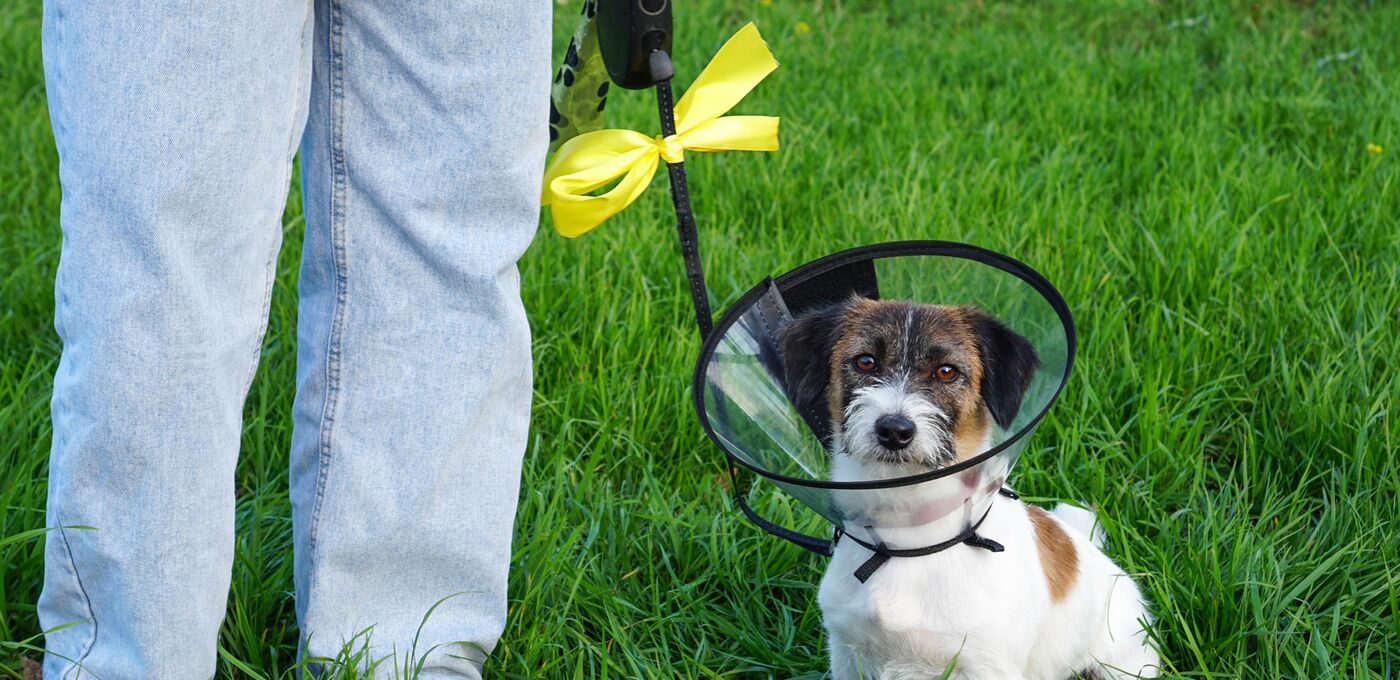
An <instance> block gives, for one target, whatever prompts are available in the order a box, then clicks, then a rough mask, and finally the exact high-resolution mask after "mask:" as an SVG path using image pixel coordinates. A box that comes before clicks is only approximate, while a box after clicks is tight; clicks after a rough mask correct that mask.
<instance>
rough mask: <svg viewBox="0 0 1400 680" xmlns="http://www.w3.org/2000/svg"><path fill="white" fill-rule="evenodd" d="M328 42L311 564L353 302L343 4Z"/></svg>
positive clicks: (335, 5) (333, 7) (336, 8)
mask: <svg viewBox="0 0 1400 680" xmlns="http://www.w3.org/2000/svg"><path fill="white" fill-rule="evenodd" d="M327 17H328V21H327V24H328V25H327V31H326V41H327V43H329V44H328V46H327V47H328V49H327V51H328V53H329V56H328V59H327V61H328V71H329V74H330V78H329V80H330V83H329V85H330V91H329V95H330V118H331V133H330V149H329V152H330V165H331V201H330V225H329V226H330V232H331V234H330V236H331V260H332V263H333V266H334V270H335V288H336V291H335V309H334V311H333V313H332V317H331V324H330V331H329V334H328V337H327V339H326V401H325V403H324V404H323V406H322V410H321V427H320V441H319V445H318V447H317V449H318V450H317V453H318V457H319V460H318V461H317V470H316V496H315V501H314V503H313V505H312V509H311V526H310V528H309V534H310V540H309V546H308V547H309V548H310V551H311V561H312V563H313V564H314V563H315V561H316V557H317V551H318V547H319V542H318V540H317V538H318V534H319V528H320V519H321V508H322V506H323V504H324V499H325V494H326V478H327V476H328V475H329V468H330V458H331V432H332V430H333V429H334V426H335V412H336V407H337V405H338V401H339V397H340V376H341V361H340V359H341V341H342V335H343V327H344V323H345V307H346V299H347V297H348V291H347V288H348V282H349V277H348V276H347V274H346V258H345V191H346V175H345V145H344V122H345V112H344V99H345V53H344V50H343V47H342V44H343V43H342V41H343V35H344V26H345V18H344V14H343V11H342V7H341V3H340V0H330V1H329V3H328V11H327ZM315 580H316V574H315V570H314V569H313V570H312V571H311V574H310V575H309V577H308V586H307V591H308V598H309V597H310V595H309V592H310V591H312V590H314V587H313V584H314V583H315Z"/></svg>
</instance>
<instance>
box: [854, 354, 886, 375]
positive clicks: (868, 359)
mask: <svg viewBox="0 0 1400 680" xmlns="http://www.w3.org/2000/svg"><path fill="white" fill-rule="evenodd" d="M852 363H854V364H855V366H856V370H858V371H862V372H865V373H870V372H871V371H874V370H875V369H877V368H879V367H880V362H878V361H875V357H874V356H872V355H869V354H862V355H860V356H858V357H856V358H855V361H853V362H852Z"/></svg>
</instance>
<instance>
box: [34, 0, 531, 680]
mask: <svg viewBox="0 0 1400 680" xmlns="http://www.w3.org/2000/svg"><path fill="white" fill-rule="evenodd" d="M550 9H551V7H550V3H549V0H496V1H491V0H460V1H456V2H451V1H447V0H414V1H413V2H394V1H391V0H376V1H369V0H366V1H361V2H348V1H344V0H182V1H178V2H160V3H142V2H132V1H130V0H101V1H89V0H48V2H46V4H45V14H44V36H43V44H44V64H45V71H46V78H47V84H48V96H49V105H50V111H51V116H52V123H53V130H54V137H55V139H56V142H57V146H58V152H59V158H60V161H61V171H60V175H61V181H62V186H63V204H62V214H61V221H62V226H63V249H62V258H61V262H60V265H59V269H58V280H57V283H56V286H55V294H56V306H57V311H56V326H57V329H58V332H59V335H60V336H61V337H62V340H63V356H62V360H61V361H60V363H59V367H58V373H57V375H56V377H55V380H54V395H53V450H52V456H51V463H50V477H49V503H48V524H49V525H50V526H55V527H57V526H69V525H91V526H94V527H96V528H97V530H96V531H78V530H68V531H55V532H52V533H50V535H49V538H48V543H47V553H46V571H45V579H44V590H43V594H42V595H41V597H40V601H39V618H40V622H41V624H42V625H43V626H44V628H46V629H50V628H55V627H58V626H62V625H63V624H70V623H72V624H73V625H70V626H68V627H66V628H62V629H59V630H56V631H54V632H51V633H50V634H49V635H48V639H47V648H48V651H49V654H48V656H47V657H46V660H45V666H44V672H45V677H46V678H49V679H50V680H57V679H59V678H72V677H99V678H104V679H106V680H120V679H126V678H132V679H151V678H209V677H211V676H212V675H213V674H214V672H215V644H216V639H217V636H218V630H219V625H220V622H221V620H222V619H223V615H224V610H225V606H226V600H227V596H228V587H229V579H230V571H231V565H232V555H233V543H234V534H233V530H234V527H233V523H234V512H233V507H234V464H235V460H236V458H237V456H238V447H239V435H240V430H241V428H242V422H241V419H242V407H243V401H244V397H245V395H246V393H247V391H248V387H249V383H250V381H251V380H252V377H253V373H254V367H255V365H256V363H257V361H258V356H259V348H260V345H261V343H262V340H263V334H264V331H265V329H266V322H267V315H268V300H269V295H270V292H271V288H272V282H273V273H274V264H275V261H276V255H277V251H278V247H279V245H280V242H281V238H282V223H281V216H282V210H283V206H284V204H285V201H286V198H287V188H288V180H289V176H290V173H291V167H292V158H293V154H295V153H296V152H297V150H298V146H299V147H300V150H301V158H302V173H303V188H304V193H305V209H306V210H305V212H306V237H305V247H304V248H305V250H304V254H303V258H302V264H301V280H300V310H299V317H298V328H297V340H298V343H299V345H298V350H297V352H298V353H297V363H298V365H297V394H296V402H295V407H294V414H293V417H294V427H295V432H294V434H293V437H292V439H293V441H292V450H291V471H290V473H291V476H290V479H291V486H290V488H291V498H292V521H293V525H294V531H295V544H296V546H295V547H296V568H295V572H296V579H295V580H296V583H295V589H296V602H297V607H296V609H297V617H298V619H299V622H300V625H301V630H302V635H303V641H304V644H307V643H306V642H305V641H306V640H309V649H308V650H307V651H308V652H309V653H310V654H312V655H333V654H334V653H335V652H336V651H337V650H338V649H339V648H340V646H341V644H342V642H343V641H345V640H348V639H350V638H351V637H352V636H353V635H355V634H356V633H357V632H359V631H361V630H363V629H364V628H367V627H370V626H373V627H374V628H373V638H372V640H373V643H374V650H375V654H376V655H387V654H389V653H390V652H391V651H393V650H395V649H396V650H397V651H398V652H399V653H400V654H403V653H404V652H406V651H407V650H408V649H409V647H410V646H411V643H412V640H413V636H414V633H415V631H416V629H417V628H418V625H419V623H420V621H421V619H422V617H423V615H424V613H425V612H426V611H427V610H428V608H429V607H431V606H432V605H433V603H434V602H437V601H438V600H440V599H441V598H443V597H446V596H448V595H451V594H453V593H464V594H462V595H460V596H458V597H455V598H452V599H450V600H448V601H447V602H446V603H445V604H444V605H443V606H442V607H441V608H439V609H438V611H437V612H436V613H435V614H434V616H433V617H432V619H431V620H430V621H429V622H428V624H427V626H426V627H425V628H424V630H423V633H422V637H421V639H420V640H419V642H418V649H419V650H420V651H421V650H423V649H426V648H428V647H432V646H434V645H438V644H443V643H457V642H466V643H470V644H465V645H464V644H448V646H446V647H442V648H439V650H438V651H437V652H436V653H434V654H433V655H432V657H431V661H430V662H429V663H428V665H427V669H426V672H425V673H424V675H423V677H424V678H474V677H478V676H479V673H480V670H479V666H480V660H481V659H482V658H483V656H484V652H485V651H489V650H490V649H491V648H492V647H493V646H494V644H495V642H496V640H497V638H498V636H499V635H500V633H501V630H502V628H503V626H504V621H505V613H506V594H505V589H506V572H507V567H508V563H509V559H510V541H511V529H512V523H513V519H514V514H515V507H516V497H517V493H518V488H519V475H520V463H521V458H522V455H523V452H524V448H525V438H526V428H527V424H528V420H529V407H530V391H531V385H530V381H531V369H530V347H529V342H530V339H529V327H528V325H527V323H526V318H525V312H524V309H523V307H522V305H521V301H520V293H519V286H520V281H519V276H518V273H517V270H516V260H517V259H518V258H519V257H520V256H521V254H522V253H523V252H524V250H525V248H526V247H527V245H528V244H529V242H530V240H531V238H532V237H533V234H534V232H535V227H536V221H537V217H538V204H539V187H540V177H541V172H542V166H543V160H544V154H545V148H546V145H547V143H548V139H547V134H548V128H547V124H546V116H547V113H548V89H549V78H550V64H549V51H550ZM303 133H304V134H303ZM74 622H76V623H74ZM464 658H466V659H472V660H471V661H466V660H463V659H464ZM65 659H67V660H65ZM69 660H76V661H78V662H80V664H81V667H79V666H77V665H75V664H74V663H72V661H69Z"/></svg>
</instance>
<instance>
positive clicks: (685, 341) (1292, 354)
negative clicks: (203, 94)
mask: <svg viewBox="0 0 1400 680" xmlns="http://www.w3.org/2000/svg"><path fill="white" fill-rule="evenodd" d="M681 5H682V7H681V9H680V14H679V17H678V24H679V26H678V31H679V34H680V39H679V41H678V43H677V54H676V57H677V59H676V62H677V64H678V68H679V71H680V80H681V82H682V83H684V82H686V81H688V79H689V78H691V77H693V76H694V74H695V73H696V72H697V71H698V69H699V68H700V66H701V65H703V64H704V63H705V61H706V60H707V59H708V58H709V56H710V55H711V54H712V53H713V51H714V50H715V49H716V48H717V47H718V45H719V44H720V43H721V42H722V40H723V39H724V38H726V37H727V36H729V35H730V34H731V33H732V32H733V31H735V30H736V29H737V28H738V27H739V26H741V25H742V24H743V23H744V22H746V21H749V20H753V21H756V22H758V24H759V27H760V28H761V29H762V31H763V33H764V35H765V36H766V37H767V39H768V41H769V43H770V45H771V46H772V49H773V51H774V53H775V54H776V55H777V57H778V60H779V61H780V62H782V63H783V67H782V68H781V69H779V71H778V72H777V73H775V74H774V75H773V76H771V77H770V78H769V79H768V80H767V81H765V82H764V83H763V84H762V85H761V86H759V88H758V89H757V90H756V91H755V93H754V94H753V95H751V96H750V97H749V98H748V99H747V100H746V101H745V103H743V104H742V105H741V106H740V110H741V111H742V112H748V113H765V114H769V113H771V114H775V115H781V116H782V117H783V129H782V144H783V148H782V150H781V151H779V152H777V153H774V154H755V153H729V154H720V155H704V156H701V155H698V154H693V155H691V156H690V157H689V159H688V160H690V161H691V162H690V163H688V166H689V168H690V170H691V173H692V175H691V180H692V187H693V189H694V190H695V194H696V209H697V211H698V215H699V221H700V228H701V232H702V234H703V237H704V239H705V242H704V247H705V252H704V256H705V265H706V267H707V269H708V272H709V274H710V277H711V278H710V280H711V291H712V294H713V296H714V302H715V304H716V307H717V308H722V307H724V306H725V305H726V304H727V302H729V301H731V300H733V299H734V298H735V297H737V296H738V294H740V293H741V292H742V291H743V290H745V289H747V288H748V287H749V286H751V285H753V284H754V283H756V282H757V281H758V280H759V279H761V278H762V277H763V276H764V275H766V274H770V273H774V274H775V273H778V272H781V271H784V270H786V269H789V268H791V267H794V266H796V265H798V264H800V263H802V262H804V261H806V260H809V259H812V258H815V257H817V256H820V255H822V254H824V253H827V252H830V251H833V250H837V249H840V248H845V247H849V246H853V245H858V244H863V243H868V242H874V241H881V240H891V239H909V238H940V239H948V240H958V241H967V242H971V243H975V244H978V245H982V246H986V247H989V248H992V249H995V250H1000V251H1003V252H1006V253H1009V254H1012V255H1013V256H1015V257H1017V258H1019V259H1022V260H1024V261H1026V262H1028V263H1030V264H1031V265H1032V266H1034V267H1036V268H1037V269H1039V270H1040V271H1042V272H1044V273H1045V274H1046V276H1048V277H1049V278H1050V279H1051V280H1052V281H1054V282H1055V283H1056V285H1057V286H1058V287H1059V288H1060V290H1061V291H1062V292H1063V293H1064V295H1065V297H1066V298H1067V299H1068V300H1069V302H1070V305H1071V307H1072V308H1073V310H1074V314H1075V317H1076V319H1077V321H1078V323H1079V328H1080V345H1079V355H1078V361H1077V365H1076V372H1075V375H1074V376H1073V378H1072V379H1071V381H1070V382H1069V385H1068V386H1067V388H1066V390H1065V393H1064V395H1063V396H1062V398H1061V399H1060V401H1059V403H1058V404H1057V405H1056V406H1055V407H1054V408H1053V409H1052V410H1051V413H1050V415H1049V417H1048V419H1047V420H1046V422H1045V423H1044V424H1043V425H1042V427H1041V428H1040V430H1039V431H1038V432H1037V433H1036V435H1035V438H1034V440H1033V441H1032V442H1031V446H1030V448H1029V449H1028V450H1027V453H1026V455H1025V456H1024V457H1023V459H1022V463H1021V465H1020V466H1019V467H1018V469H1017V473H1016V475H1015V478H1014V480H1013V481H1014V483H1015V485H1016V487H1017V488H1018V489H1020V490H1022V491H1023V492H1025V493H1026V494H1027V495H1028V496H1029V497H1030V498H1031V499H1033V500H1050V499H1054V498H1066V499H1076V500H1080V501H1084V502H1089V503H1094V504H1097V505H1098V506H1099V507H1100V508H1102V514H1103V517H1104V519H1105V520H1106V521H1107V524H1108V530H1109V536H1110V553H1111V554H1112V555H1113V556H1114V557H1115V558H1116V559H1118V560H1119V561H1120V564H1123V565H1124V566H1125V567H1126V568H1127V569H1128V570H1129V571H1131V572H1133V573H1137V574H1140V575H1141V576H1140V579H1141V582H1142V584H1143V586H1144V589H1145V590H1146V592H1147V594H1148V596H1149V598H1150V599H1151V600H1152V602H1153V606H1154V608H1155V611H1156V613H1157V618H1158V620H1157V626H1156V629H1155V631H1154V633H1155V636H1156V638H1157V639H1158V640H1159V641H1160V644H1161V645H1162V648H1163V651H1164V653H1165V657H1166V658H1167V659H1169V664H1170V665H1169V668H1168V670H1169V671H1170V672H1171V673H1172V674H1180V675H1183V676H1191V677H1215V678H1232V677H1248V678H1322V677H1368V678H1369V677H1377V678H1379V677H1387V678H1388V677H1393V676H1396V675H1400V662H1397V659H1400V560H1397V556H1400V523H1397V519H1398V518H1400V500H1397V494H1400V466H1397V462H1396V458H1397V455H1396V449H1397V447H1398V446H1400V378H1397V377H1396V373H1395V369H1396V367H1397V364H1400V221H1398V220H1397V217H1398V216H1400V187H1398V186H1397V172H1396V168H1397V167H1398V166H1397V161H1398V160H1400V127H1397V122H1400V97H1397V94H1400V93H1397V91H1396V88H1397V84H1400V56H1397V51H1396V49H1395V39H1396V38H1395V37H1396V36H1397V35H1400V6H1397V3H1389V2H1380V1H1377V2H1373V3H1364V2H1356V3H1336V4H1333V3H1321V2H1318V3H1314V2H1309V1H1303V2H1282V1H1279V0H1272V1H1271V0H1265V1H1264V2H1250V1H1248V0H1240V1H1234V2H1204V1H1201V2H1196V1H1192V0H1186V1H1183V2H1165V1H1157V0H1076V1H1073V2H1071V1H1068V0H1066V1H1059V2H994V1H992V0H987V1H986V2H983V1H981V0H974V1H971V2H967V1H956V2H954V1H946V2H945V1H937V2H934V1H925V0H885V1H883V2H881V1H875V0H870V1H866V2H856V1H851V0H848V1H846V2H840V1H839V0H838V1H832V0H826V1H820V2H814V1H804V2H797V1H795V0H774V1H773V2H772V3H771V4H765V3H762V2H758V1H757V0H744V1H742V2H741V1H739V0H726V1H720V0H691V1H690V2H685V3H681ZM575 12H576V3H573V2H570V3H569V5H568V6H567V7H562V8H560V12H559V16H558V18H557V21H556V27H557V32H556V35H557V37H558V38H559V43H558V44H559V47H560V48H562V46H563V41H564V40H565V39H566V37H565V36H566V35H567V33H568V32H569V31H570V30H571V29H572V25H573V22H574V19H575ZM39 53H40V45H39V6H38V3H37V2H36V1H35V0H23V1H22V2H17V3H5V4H0V144H3V146H2V147H0V148H2V149H3V152H0V537H6V536H10V537H14V536H16V535H19V534H21V532H25V531H27V530H31V529H35V528H37V527H41V526H42V525H43V514H42V508H43V506H44V494H45V482H44V480H45V459H46V456H47V452H48V448H49V439H50V427H49V421H48V399H49V389H50V382H51V376H52V374H53V371H54V367H55V365H56V362H57V358H58V353H59V343H58V340H57V337H56V336H55V334H54V331H53V329H52V323H51V319H52V287H51V286H52V279H53V274H54V268H55V266H56V264H57V258H58V248H59V238H60V232H59V227H58V203H59V190H58V186H57V180H56V177H57V160H56V158H55V154H54V150H53V145H52V140H51V138H50V133H49V127H48V117H47V112H46V109H45V104H44V89H43V80H42V69H41V65H40V54H39ZM541 77H546V74H541ZM615 92H617V94H615V95H614V96H613V98H612V102H611V104H610V107H611V108H610V110H609V115H610V123H611V124H613V125H617V126H625V127H631V128H635V129H639V130H643V131H647V132H648V134H652V133H653V131H654V128H655V124H654V121H653V120H652V117H653V115H654V108H653V106H654V104H653V102H652V99H651V98H650V96H649V95H647V94H646V93H621V92H620V91H616V90H615ZM1369 145H1375V146H1369ZM1368 147H1369V148H1368ZM668 210H669V202H668V201H667V200H666V197H665V192H664V184H663V180H657V182H656V184H655V186H653V188H652V190H651V191H650V192H648V193H647V194H646V195H645V196H643V197H642V198H641V199H640V200H639V201H638V202H637V204H635V205H634V206H633V207H632V208H630V209H629V210H627V211H626V212H625V213H623V214H622V215H621V216H619V217H617V218H616V219H614V220H612V221H611V222H610V223H608V224H606V225H604V226H603V227H602V228H600V229H598V230H597V231H595V232H593V233H591V234H589V235H587V236H585V237H583V238H581V239H578V240H573V241H566V240H564V239H562V238H560V237H558V236H556V235H555V234H554V233H553V231H552V230H551V229H550V228H548V225H547V224H546V225H545V227H544V228H542V230H541V232H540V235H539V237H538V239H537V240H536V242H535V245H534V247H533V248H532V250H531V252H530V253H529V254H528V255H527V256H526V259H525V261H524V263H523V270H524V281H525V290H526V302H527V305H528V306H529V309H530V312H531V318H532V320H533V326H534V330H535V337H536V340H535V351H536V364H537V370H536V373H537V376H538V380H537V383H536V386H535V389H536V391H535V409H534V432H533V436H532V438H531V447H530V451H529V454H528V459H527V464H526V469H525V480H524V486H523V490H522V492H521V510H520V516H519V520H518V523H517V535H516V541H515V546H516V552H515V563H514V571H513V576H512V582H511V588H512V594H511V609H510V623H509V626H508V628H507V630H506V633H505V637H504V640H503V642H502V644H501V645H500V647H499V648H498V649H497V650H496V653H495V655H494V657H493V660H492V662H491V664H490V667H489V670H490V671H491V674H492V675H493V676H494V677H531V678H540V677H550V678H553V677H574V678H593V677H628V678H642V677H645V678H652V677H675V678H711V677H721V676H723V677H744V678H749V677H769V676H771V677H792V676H800V675H807V676H810V677H813V678H815V677H820V675H821V674H822V672H823V671H824V668H825V662H824V652H823V642H822V640H823V637H822V632H821V626H820V615H819V612H818V610H817V607H816V604H815V595H816V582H817V580H818V578H819V577H820V575H821V572H822V569H823V567H824V565H823V562H822V560H821V559H819V558H816V557H813V556H810V555H808V554H806V553H804V552H802V551H800V550H799V549H798V548H796V547H793V546H791V545H788V544H786V543H784V542H782V541H780V540H778V539H775V538H771V537H768V536H767V535H765V534H763V533H762V532H760V531H758V530H757V529H755V528H753V527H751V526H749V525H747V524H745V523H744V521H743V520H742V518H741V517H740V516H739V515H738V514H737V513H736V512H735V511H734V510H733V508H732V506H731V504H730V502H729V500H728V498H727V496H726V490H725V488H724V486H723V482H722V481H721V471H722V458H721V455H720V453H719V451H718V450H717V449H716V448H715V447H714V446H713V445H711V444H710V443H709V442H708V441H707V440H706V439H705V437H704V435H703V433H702V432H701V430H700V428H699V426H698V425H697V424H696V422H695V421H694V418H693V416H692V414H691V411H690V405H689V394H688V392H689V377H690V371H691V368H692V362H693V357H694V352H695V350H696V345H697V342H696V335H695V331H694V328H693V326H692V320H691V310H690V307H689V300H688V298H687V294H686V290H685V287H684V285H683V283H684V276H683V270H682V267H681V263H680V259H679V254H678V248H677V246H676V244H675V243H674V238H673V226H672V220H671V218H670V217H669V213H668ZM546 222H547V219H546ZM301 229H302V220H301V215H300V196H299V195H298V193H297V192H296V191H294V192H293V196H292V200H291V203H290V204H289V208H288V212H287V216H286V231H287V239H286V245H285V246H284V247H283V250H282V255H281V260H280V262H279V271H280V275H279V278H278V288H277V289H276V291H275V294H274V298H273V303H272V318H271V324H270V328H269V331H268V336H267V343H266V347H265V349H264V353H263V362H262V366H261V368H260V370H259V373H258V376H257V380H256V382H255V384H254V385H253V390H252V393H251V394H250V396H249V398H248V402H247V408H246V425H245V430H244V438H243V457H242V462H241V464H240V466H239V470H238V480H237V483H238V490H239V494H240V496H239V498H240V501H239V505H238V522H239V526H240V538H239V544H238V551H237V563H236V565H235V567H234V578H233V591H232V593H231V595H230V599H229V610H228V618H227V621H226V623H225V627H224V631H223V635H222V638H221V641H220V642H221V646H222V650H223V653H224V656H223V659H224V661H223V663H222V666H221V668H222V671H221V672H222V673H224V674H225V675H226V676H228V677H246V675H245V673H246V670H244V671H240V670H236V669H235V660H236V661H237V664H240V665H241V666H242V667H244V668H245V669H249V668H250V669H256V670H257V671H258V672H260V673H263V674H266V675H267V676H269V677H276V676H279V675H281V674H283V673H285V672H286V669H287V668H288V667H289V666H290V665H291V663H292V661H293V659H292V656H293V654H294V649H295V641H296V634H295V629H294V626H293V608H292V603H291V600H290V596H289V595H288V593H289V591H290V590H291V587H292V580H291V566H290V565H291V562H290V554H291V553H290V551H291V538H290V532H291V528H290V522H289V520H288V503H287V485H286V475H285V468H286V452H287V448H288V441H289V435H290V420H291V419H290V409H291V397H292V391H293V380H292V378H293V361H294V356H295V352H294V339H295V336H294V328H293V326H294V319H295V307H296V278H295V272H296V263H297V258H298V256H299V253H300V247H299V242H300V232H301ZM775 507H776V506H775ZM779 509H780V510H781V508H779ZM463 521H470V518H463ZM798 521H799V522H801V521H805V522H807V524H806V526H807V527H809V528H811V529H813V530H816V529H818V528H819V525H818V524H817V523H816V522H814V521H812V520H810V519H807V520H800V519H799V520H798ZM41 544H42V539H39V538H32V537H31V538H23V539H20V540H7V539H4V538H0V575H2V576H3V578H0V641H3V642H0V677H8V676H14V677H18V676H19V674H20V664H21V661H20V657H21V655H22V654H24V653H27V652H21V651H20V650H19V648H18V647H17V646H16V644H15V642H16V641H20V640H26V639H30V638H31V636H34V635H35V634H36V633H37V630H36V625H37V624H36V622H35V618H34V607H33V605H32V603H33V601H34V600H35V598H36V596H37V595H38V591H39V586H40V574H41V553H42V550H41Z"/></svg>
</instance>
